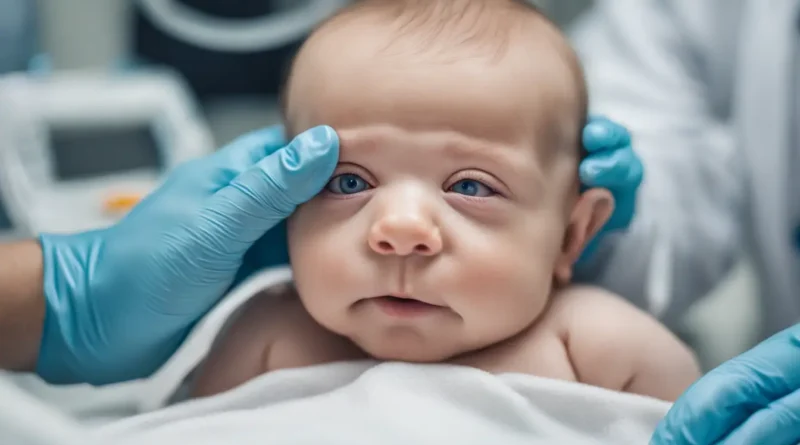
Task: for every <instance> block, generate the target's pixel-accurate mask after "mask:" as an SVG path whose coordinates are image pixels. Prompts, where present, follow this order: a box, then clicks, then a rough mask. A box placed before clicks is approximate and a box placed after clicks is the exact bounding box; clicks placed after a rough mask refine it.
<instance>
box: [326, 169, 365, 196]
mask: <svg viewBox="0 0 800 445" xmlns="http://www.w3.org/2000/svg"><path fill="white" fill-rule="evenodd" d="M368 188H369V184H367V181H365V180H363V179H361V177H360V176H358V175H354V174H352V173H345V174H343V175H339V176H336V177H334V178H333V179H331V181H330V182H329V183H328V185H327V186H326V187H325V189H326V190H328V191H329V192H331V193H334V194H337V195H352V194H354V193H360V192H363V191H364V190H366V189H368Z"/></svg>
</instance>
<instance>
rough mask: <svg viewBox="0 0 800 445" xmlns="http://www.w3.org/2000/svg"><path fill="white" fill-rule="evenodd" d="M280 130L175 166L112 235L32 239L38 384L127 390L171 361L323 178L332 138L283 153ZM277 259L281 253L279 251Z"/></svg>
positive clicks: (315, 132) (332, 159)
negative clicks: (39, 274) (38, 251)
mask: <svg viewBox="0 0 800 445" xmlns="http://www.w3.org/2000/svg"><path fill="white" fill-rule="evenodd" d="M282 131H283V130H282V128H280V127H273V128H269V129H266V130H262V131H258V132H254V133H251V134H248V135H245V136H243V137H241V138H239V139H237V140H236V141H234V142H233V143H231V144H230V145H228V146H227V147H225V148H223V149H222V150H220V151H219V152H217V153H214V154H212V155H210V156H208V157H206V158H203V159H198V160H195V161H191V162H188V163H186V164H184V165H182V166H180V167H178V168H177V169H176V170H175V171H174V172H173V173H172V174H171V175H170V176H169V177H168V178H167V180H166V182H165V183H164V184H163V185H162V186H161V187H160V188H159V189H158V190H156V191H155V192H154V193H153V194H151V195H150V196H148V197H147V198H146V199H144V200H143V201H142V202H141V203H140V204H139V205H138V206H136V207H135V208H134V209H133V210H132V211H131V212H130V213H129V214H128V215H127V216H126V217H125V218H124V219H123V220H122V221H120V222H119V223H118V224H117V225H115V226H112V227H110V228H108V229H103V230H99V231H92V232H87V233H80V234H76V235H42V236H41V237H40V241H41V245H42V250H43V254H44V293H45V298H46V315H45V322H44V332H43V338H42V343H41V349H40V352H39V360H38V363H37V372H38V374H39V375H40V376H42V377H43V378H44V379H45V380H48V381H50V382H53V383H71V382H87V383H92V384H105V383H112V382H119V381H126V380H132V379H136V378H141V377H146V376H148V375H149V374H151V373H152V372H153V371H155V370H156V369H157V368H158V367H159V366H160V365H162V364H163V363H164V361H166V359H167V358H169V357H170V355H171V354H173V353H174V351H175V350H176V349H177V348H178V346H179V345H180V344H181V342H182V341H183V340H184V338H185V336H186V334H187V333H188V331H189V330H190V329H191V327H192V326H193V324H194V323H196V321H197V320H198V319H199V318H200V317H202V316H203V315H204V314H205V313H207V312H208V310H210V309H211V308H212V307H213V306H214V305H215V304H216V303H217V301H218V300H219V299H220V298H221V297H222V296H223V295H224V293H225V291H226V290H227V289H228V288H229V287H230V286H231V284H232V282H233V281H234V279H235V278H236V276H237V274H238V275H241V272H240V270H241V269H242V268H243V262H244V259H245V254H246V253H248V251H249V250H250V248H251V246H253V245H254V243H256V242H257V241H259V239H261V238H262V237H264V236H265V233H267V231H268V230H270V229H272V228H273V227H275V226H276V225H277V224H279V223H280V222H281V221H282V220H284V219H285V218H286V217H287V216H289V214H291V213H292V212H293V211H294V209H295V207H296V206H297V205H298V204H301V203H303V202H304V201H307V200H308V199H310V198H312V197H313V196H314V195H316V194H317V193H318V192H319V191H320V190H321V189H322V188H323V187H324V186H325V184H326V182H327V181H328V180H329V179H330V176H331V175H332V174H333V171H334V168H335V167H336V163H337V162H338V158H339V139H338V137H337V135H336V133H335V132H334V131H333V129H332V128H330V127H317V128H314V129H311V130H309V131H307V132H305V133H303V134H301V135H300V136H298V137H297V138H295V139H294V140H293V141H292V142H291V143H290V144H289V145H288V146H285V147H284V137H283V133H282ZM263 243H264V241H260V242H259V246H261V247H263V248H264V249H267V250H269V249H270V246H269V245H264V244H263ZM275 248H276V250H284V249H285V241H284V240H283V239H281V241H280V244H279V245H276V247H275ZM269 256H270V254H269V253H266V254H265V253H262V252H257V253H255V254H252V253H249V254H248V257H249V258H251V259H256V260H258V259H264V258H265V257H269ZM279 256H280V255H279ZM259 266H260V265H257V264H256V265H254V264H247V265H244V268H247V269H251V270H253V269H257V268H258V267H259Z"/></svg>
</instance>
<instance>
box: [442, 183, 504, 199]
mask: <svg viewBox="0 0 800 445" xmlns="http://www.w3.org/2000/svg"><path fill="white" fill-rule="evenodd" d="M449 191H451V192H453V193H459V194H462V195H466V196H475V197H479V198H484V197H487V196H492V195H494V194H495V191H494V190H492V189H491V188H490V187H489V186H487V185H485V184H483V183H482V182H480V181H476V180H474V179H462V180H460V181H458V182H456V183H455V184H453V185H451V186H450V190H449Z"/></svg>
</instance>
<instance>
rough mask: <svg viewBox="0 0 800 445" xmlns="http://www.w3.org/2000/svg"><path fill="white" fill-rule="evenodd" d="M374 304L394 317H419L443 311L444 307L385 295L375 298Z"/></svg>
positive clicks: (408, 298)
mask: <svg viewBox="0 0 800 445" xmlns="http://www.w3.org/2000/svg"><path fill="white" fill-rule="evenodd" d="M372 302H373V303H374V304H375V305H377V307H378V308H379V309H380V310H381V311H382V312H384V313H385V314H387V315H389V316H392V317H404V318H409V317H418V316H421V315H426V314H429V313H431V312H434V311H436V310H438V309H442V306H437V305H435V304H430V303H426V302H424V301H420V300H417V299H415V298H411V297H405V296H403V297H397V296H394V295H384V296H380V297H375V298H373V299H372Z"/></svg>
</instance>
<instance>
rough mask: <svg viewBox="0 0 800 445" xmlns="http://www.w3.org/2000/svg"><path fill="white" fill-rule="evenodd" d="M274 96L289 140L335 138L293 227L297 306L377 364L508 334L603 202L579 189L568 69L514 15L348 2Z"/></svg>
mask: <svg viewBox="0 0 800 445" xmlns="http://www.w3.org/2000/svg"><path fill="white" fill-rule="evenodd" d="M283 99H284V103H283V106H284V116H285V121H286V127H287V130H288V132H289V133H290V136H292V135H294V134H297V133H299V132H301V131H303V130H306V129H308V128H311V127H314V126H317V125H321V124H326V125H330V126H332V127H333V128H334V129H335V130H336V131H337V133H338V134H339V137H340V143H341V144H340V163H339V166H338V167H337V169H336V172H335V173H334V177H333V179H332V180H331V182H330V183H329V184H328V186H327V188H326V190H325V191H323V192H322V193H321V194H320V195H319V196H317V197H316V198H314V199H313V200H311V201H309V202H308V203H306V204H304V205H302V206H301V207H300V208H298V210H297V211H296V213H295V214H294V215H293V216H292V217H291V219H290V221H289V251H290V257H291V261H292V267H293V270H294V278H295V283H296V286H297V290H298V293H299V295H300V298H301V299H302V301H303V304H304V305H305V307H306V308H307V310H308V312H309V313H310V314H311V316H312V317H314V318H315V319H316V320H317V322H319V323H320V324H321V325H323V326H325V327H326V328H328V329H329V330H331V331H333V332H336V333H338V334H341V335H344V336H347V337H349V338H350V339H352V340H353V341H354V342H355V343H356V344H358V345H359V346H360V347H361V348H362V349H364V350H365V351H366V352H367V353H369V354H371V355H373V356H374V357H376V358H380V359H387V360H406V361H441V360H445V359H447V358H450V357H453V356H455V355H458V354H461V353H464V352H467V351H472V350H477V349H481V348H483V347H486V346H489V345H492V344H495V343H498V342H501V341H503V340H506V339H509V338H511V337H514V336H515V335H517V334H518V333H520V332H521V331H523V330H524V329H525V328H527V327H529V326H531V324H532V323H534V322H535V321H536V320H537V319H538V318H539V316H540V315H541V314H542V313H543V312H544V311H545V308H546V307H547V303H548V300H549V297H550V295H551V293H552V290H553V288H554V287H556V286H561V285H565V284H567V283H568V282H569V280H570V278H571V270H572V265H573V263H574V262H575V261H576V259H577V258H578V257H579V255H580V253H581V251H582V249H583V247H584V244H585V243H586V242H587V241H588V240H589V239H590V238H591V237H592V236H593V235H594V233H595V232H596V231H597V230H598V229H599V228H600V227H601V226H602V224H603V223H604V222H605V221H606V219H607V218H608V215H609V213H610V211H611V208H612V207H613V200H612V198H611V195H610V194H609V193H608V192H607V191H605V190H589V191H586V192H584V193H581V191H580V185H579V181H578V175H577V172H578V162H579V160H580V156H581V152H582V149H581V138H580V134H581V130H582V128H583V125H584V122H585V118H586V112H587V110H586V109H587V104H586V102H587V99H586V90H585V86H584V81H583V77H582V73H581V69H580V66H579V63H578V61H577V58H576V56H575V54H574V53H573V52H572V50H571V49H570V47H569V44H568V43H567V42H566V40H565V39H564V37H563V36H562V35H561V34H560V32H559V31H558V29H557V28H556V27H555V26H554V25H553V24H551V23H550V22H549V21H548V20H547V19H546V18H545V17H543V16H542V15H541V14H540V13H539V12H538V11H537V10H535V9H534V8H533V7H531V6H528V5H527V4H525V3H523V2H519V1H512V0H368V1H364V2H359V3H357V4H356V5H355V6H353V7H351V8H348V9H346V10H345V11H343V12H342V13H340V14H339V15H337V16H336V17H334V18H333V19H331V20H329V21H328V22H326V23H325V24H323V25H322V26H321V27H320V28H319V29H318V30H317V31H316V32H315V33H314V34H313V35H312V36H311V37H310V38H309V39H308V41H307V42H306V43H305V45H304V46H303V47H302V48H301V50H300V52H299V54H298V56H297V58H296V60H295V62H294V64H293V66H292V69H291V72H290V75H289V77H288V80H287V84H286V87H285V91H284V95H283ZM388 296H394V297H397V298H389V297H388Z"/></svg>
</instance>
